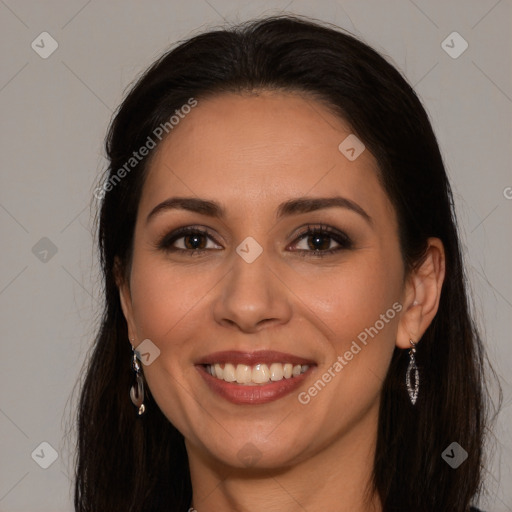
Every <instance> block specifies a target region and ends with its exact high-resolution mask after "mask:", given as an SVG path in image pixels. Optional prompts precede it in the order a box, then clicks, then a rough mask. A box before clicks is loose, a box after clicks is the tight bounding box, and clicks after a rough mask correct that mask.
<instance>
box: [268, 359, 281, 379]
mask: <svg viewBox="0 0 512 512" xmlns="http://www.w3.org/2000/svg"><path fill="white" fill-rule="evenodd" d="M282 378H283V365H282V364H281V363H272V364H271V365H270V380H281V379H282Z"/></svg>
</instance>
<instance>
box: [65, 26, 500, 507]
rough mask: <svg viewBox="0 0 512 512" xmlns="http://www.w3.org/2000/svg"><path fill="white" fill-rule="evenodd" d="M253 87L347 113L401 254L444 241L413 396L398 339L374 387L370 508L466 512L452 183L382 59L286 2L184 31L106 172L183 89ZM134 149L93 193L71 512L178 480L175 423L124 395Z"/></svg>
mask: <svg viewBox="0 0 512 512" xmlns="http://www.w3.org/2000/svg"><path fill="white" fill-rule="evenodd" d="M255 89H267V90H279V89H284V90H293V91H303V92H307V93H309V94H313V95H314V96H315V97H317V98H319V99H320V100H322V101H324V102H325V103H326V104H327V105H329V106H330V108H332V110H333V111H334V112H335V113H337V114H338V115H339V116H340V117H342V118H343V119H344V120H345V121H347V122H348V123H349V124H350V125H351V127H352V130H353V132H354V133H356V134H357V136H358V137H359V138H360V139H361V140H362V141H363V142H364V144H365V146H366V147H367V148H368V149H369V151H370V152H371V153H372V154H373V155H374V156H375V158H376V159H377V162H378V164H379V172H380V174H379V178H380V180H381V182H382V184H383V186H384V188H385V190H386V192H387V194H388V195H389V197H390V199H391V201H392V203H393V205H394V207H395V209H396V212H397V215H398V219H399V238H400V243H401V249H402V255H403V260H404V264H405V265H406V267H407V268H408V269H412V268H413V267H414V266H415V265H416V264H417V263H418V262H419V261H420V260H421V257H422V255H423V253H424V251H425V248H426V240H427V238H428V237H438V238H440V239H441V240H442V242H443V244H444V247H445V254H446V279H445V282H444V285H443V291H442V295H441V302H440V305H439V310H438V313H437V315H436V317H435V319H434V321H433V322H432V324H431V325H430V326H429V328H428V329H427V331H426V333H425V335H424V336H423V338H422V340H421V343H420V344H419V346H418V352H417V357H416V359H417V363H418V366H419V369H420V379H421V382H422V385H421V389H420V394H419V398H418V401H417V403H416V405H415V406H414V407H413V406H411V404H410V403H409V400H408V396H407V391H406V389H405V384H404V381H405V379H404V375H405V370H406V365H407V362H408V356H407V351H403V350H399V349H395V352H394V354H393V357H392V361H391V365H390V367H389V371H388V373H387V377H386V379H385V382H384V384H383V388H382V400H381V409H380V419H379V426H378V439H377V451H376V456H375V461H374V478H373V485H374V488H375V490H376V492H378V494H379V496H380V498H381V500H382V503H383V507H384V510H385V511H404V512H405V511H407V512H410V511H412V510H414V511H415V512H422V511H424V512H427V511H428V512H432V511H436V512H439V511H458V512H466V511H467V510H468V507H469V505H470V503H471V502H472V500H475V499H476V497H477V496H478V493H479V492H480V490H481V487H482V467H483V464H484V457H483V454H484V451H483V447H484V429H485V425H486V424H487V423H486V422H487V421H488V403H489V401H488V400H487V391H486V385H485V382H486V374H487V370H486V368H487V359H486V357H485V354H484V350H483V347H482V342H481V339H480V336H479V334H478V331H477V328H476V326H475V323H474V321H473V319H472V314H471V311H470V304H469V303H468V295H467V290H466V277H465V274H464V270H463V261H462V255H461V249H460V245H459V239H458V234H457V226H456V220H455V213H454V205H453V198H452V193H451V189H450V184H449V182H448V179H447V176H446V172H445V168H444V165H443V160H442V157H441V154H440V151H439V147H438V144H437V141H436V137H435V135H434V133H433V130H432V127H431V124H430V122H429V119H428V115H427V113H426V112H425V109H424V108H423V106H422V104H421V102H420V100H419V99H418V97H417V95H416V94H415V92H414V91H413V89H412V88H411V86H410V85H409V84H408V83H407V81H406V80H405V79H404V78H403V76H402V75H401V74H400V73H399V71H397V69H395V67H393V66H392V65H391V64H390V63H388V62H387V60H386V59H384V58H383V57H382V56H381V55H379V54H378V53H377V52H376V51H374V50H373V49H371V48H370V47H369V46H367V45H366V44H364V43H363V42H361V41H360V40H358V39H357V38H355V37H354V36H352V35H350V34H348V33H345V32H343V31H341V30H339V29H337V28H335V27H331V26H329V25H327V24H322V23H319V22H313V21H311V20H307V19H304V18H298V17H290V16H277V17H272V18H265V19H262V20H256V21H252V22H248V23H244V24H242V25H239V26H236V27H234V28H230V29H227V30H212V31H209V32H206V33H203V34H201V35H198V36H195V37H193V38H191V39H190V40H188V41H185V42H183V43H181V44H179V45H177V46H176V47H174V48H173V49H171V50H170V51H168V52H167V53H165V54H164V55H163V56H162V57H161V58H160V59H158V61H157V62H155V63H154V64H153V65H152V66H151V67H150V68H149V69H148V70H147V71H146V72H145V73H144V74H143V76H141V77H140V79H139V80H138V81H137V83H136V84H135V85H134V86H133V87H132V88H131V90H130V91H129V93H128V94H127V96H126V97H125V99H124V101H123V102H122V104H121V106H120V108H119V109H118V111H117V113H116V115H115V117H114V119H113V121H112V123H111V126H110V129H109V133H108V137H107V140H106V152H107V156H108V159H109V168H108V170H107V174H106V179H112V177H113V176H114V175H115V174H116V172H117V171H118V170H119V169H120V168H122V167H123V165H125V164H126V162H127V161H128V160H129V159H130V157H131V156H132V153H133V151H136V150H137V149H138V148H140V147H141V146H143V145H144V144H145V143H146V141H147V138H148V136H149V135H151V134H152V133H153V132H154V130H155V128H157V127H158V126H159V125H161V124H162V123H165V122H166V121H168V119H169V117H170V116H171V115H172V114H173V112H174V111H175V110H176V109H179V108H180V107H181V106H182V105H184V104H186V103H187V101H189V99H190V98H191V97H193V98H196V99H197V100H198V101H200V100H201V98H204V97H206V96H207V95H212V94H216V93H221V92H229V91H231V92H240V91H251V90H255ZM170 136H172V134H171V135H170ZM147 162H148V158H147V157H146V158H144V159H142V160H141V161H140V162H139V163H138V164H137V165H136V166H134V167H133V169H130V172H128V173H126V175H125V176H123V178H122V179H121V180H117V181H116V182H115V184H114V185H113V186H112V187H109V190H105V194H104V197H103V199H102V202H101V209H100V212H99V229H98V241H99V252H100V259H101V265H102V272H103V280H104V300H105V303H104V312H103V316H102V320H101V326H100V328H99V331H98V333H97V336H96V340H95V345H94V347H93V350H92V352H91V356H90V358H89V359H88V361H87V367H86V371H85V376H84V380H83V383H82V384H81V395H80V402H79V407H78V413H77V426H78V432H77V434H78V442H77V455H76V482H75V495H74V503H75V509H76V511H77V512H107V511H108V512H115V511H119V512H121V511H122V512H128V511H130V512H139V511H141V512H142V511H144V512H149V511H154V512H157V511H158V512H163V511H176V512H184V511H186V510H187V509H188V507H189V504H190V499H191V495H192V489H191V481H190V474H189V467H188V459H187V453H186V449H185V444H184V439H183V436H182V435H181V434H180V432H178V431H177V430H176V428H175V427H174V426H173V425H172V424H171V423H170V422H169V421H168V420H167V418H166V417H165V416H164V415H163V414H162V412H161V411H160V410H159V408H158V406H157V405H156V403H155V402H154V400H153V398H152V397H151V393H148V395H147V397H146V407H147V413H146V414H145V415H144V416H142V417H138V416H137V414H136V412H135V409H134V407H133V405H132V403H131V401H130V398H129V389H130V386H131V385H132V383H133V374H132V370H131V347H130V344H129V342H128V333H127V326H126V322H125V319H124V316H123V313H122V311H121V306H120V301H119V294H118V289H117V286H116V280H115V273H114V263H115V261H116V259H119V261H120V262H121V265H122V267H123V270H126V269H127V268H128V267H129V265H130V258H131V249H132V244H133V233H134V225H135V220H136V215H137V207H138V203H139V199H140V195H141V190H142V187H143V184H144V179H145V175H146V172H147V168H148V166H147ZM112 183H114V182H112ZM489 368H490V366H489ZM484 369H485V375H484ZM452 441H456V442H458V443H459V444H460V445H461V446H462V447H463V448H464V449H465V450H466V451H467V452H468V454H469V457H468V459H467V460H466V461H465V462H464V463H463V464H462V465H461V466H460V467H459V468H457V469H456V470H454V469H452V468H451V467H450V466H449V465H448V464H447V463H446V462H445V461H444V460H443V459H442V457H441V454H442V452H443V451H444V450H445V448H446V447H447V446H448V445H449V444H450V443H451V442H452Z"/></svg>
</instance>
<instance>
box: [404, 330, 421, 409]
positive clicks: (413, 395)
mask: <svg viewBox="0 0 512 512" xmlns="http://www.w3.org/2000/svg"><path fill="white" fill-rule="evenodd" d="M409 343H410V344H411V348H410V350H409V366H408V367H407V371H406V372H405V384H406V385H407V392H408V393H409V399H410V400H411V404H412V405H414V404H415V403H416V399H417V398H418V391H419V390H420V374H419V372H418V367H417V366H416V359H415V358H414V354H415V352H416V343H414V341H412V340H409ZM411 374H413V377H414V387H413V386H411Z"/></svg>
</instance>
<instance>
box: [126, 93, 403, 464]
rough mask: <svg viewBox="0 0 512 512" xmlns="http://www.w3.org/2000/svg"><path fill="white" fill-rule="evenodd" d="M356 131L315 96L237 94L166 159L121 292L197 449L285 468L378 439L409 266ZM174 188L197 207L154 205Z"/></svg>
mask: <svg viewBox="0 0 512 512" xmlns="http://www.w3.org/2000/svg"><path fill="white" fill-rule="evenodd" d="M350 135H351V130H350V128H349V126H348V125H347V124H346V123H344V122H343V121H342V120H341V119H340V118H339V117H337V116H335V115H334V114H333V113H331V112H330V111H329V110H328V109H327V108H326V107H325V106H323V105H322V104H320V103H318V102H316V101H315V100H313V99H309V98H307V97H305V96H301V95H298V94H291V93H283V92H262V93H260V94H258V95H249V94H246V95H235V94H225V95H221V96H217V97H215V98H211V99H207V100H203V101H202V100H198V105H197V106H196V107H195V108H193V109H192V111H191V112H190V113H189V114H188V115H187V116H185V117H184V119H181V120H180V122H179V124H178V125H177V126H175V127H174V129H173V130H172V132H171V133H170V135H169V136H168V137H167V138H166V139H164V141H163V142H162V143H161V145H160V146H159V148H158V150H157V153H156V154H155V155H154V157H155V158H154V159H153V160H152V162H151V165H150V168H149V174H148V176H147V181H146V182H145V185H144V189H143V191H142V196H141V201H140V205H139V210H138V216H137V222H136V228H135V235H134V236H135V238H134V251H133V261H132V268H131V275H130V279H129V288H128V287H127V286H122V287H121V291H122V301H123V309H124V312H125V316H126V318H127V320H128V325H129V331H130V335H131V337H133V338H135V341H134V344H135V346H137V345H138V344H140V343H141V342H142V341H143V340H146V339H149V340H151V343H152V344H154V346H156V347H157V348H158V350H159V354H158V351H157V350H156V348H155V347H153V345H151V344H149V345H147V346H149V347H151V350H150V352H151V354H152V355H150V356H149V357H150V359H149V361H151V362H150V364H147V365H144V366H143V371H144V374H145V377H146V381H147V383H148V385H149V387H150V390H151V393H152V395H153V397H154V398H155V400H156V402H157V403H158V405H159V407H160V409H161V410H162V412H163V413H164V414H165V416H166V417H167V418H168V419H169V421H171V422H172V423H173V424H174V425H175V426H176V427H177V428H178V429H179V430H180V431H181V432H182V433H183V435H184V436H185V439H186V443H187V449H188V450H189V453H201V454H202V455H201V457H202V458H203V459H205V458H206V459H209V460H210V462H212V461H213V460H216V461H217V463H218V462H223V463H225V464H228V465H230V466H238V467H243V466H249V465H257V466H259V467H266V468H270V467H283V466H288V465H293V464H296V463H298V462H300V461H302V460H304V459H306V458H309V457H312V456H313V455H315V454H318V453H320V452H321V451H323V449H324V448H326V447H332V446H335V445H338V446H340V445H341V444H344V443H345V445H346V446H348V443H349V441H350V442H351V443H352V442H353V441H356V442H357V440H362V439H365V440H366V442H368V440H371V439H373V438H374V436H375V433H376V426H377V417H378V416H377V415H378V406H379V393H380V390H381V387H382V384H383V380H384V377H385V375H386V372H387V369H388V365H389V362H390V359H391V356H392V353H393V349H394V348H395V345H396V343H397V341H396V340H397V329H398V325H399V321H400V320H399V318H400V317H401V315H402V313H401V312H400V311H401V310H402V303H403V301H404V300H405V288H404V267H403V263H402V258H401V253H400V249H399V241H398V228H397V220H396V216H395V213H394V209H393V207H392V205H391V203H390V200H389V198H388V197H387V195H386V193H385V192H384V190H383V188H382V187H381V185H380V183H379V181H378V178H377V174H376V169H377V166H376V161H375V159H374V157H373V156H372V155H371V154H370V152H369V151H368V150H367V149H365V150H363V151H362V153H360V154H359V156H358V153H359V151H360V150H361V149H362V148H361V147H360V146H359V145H358V144H359V143H358V141H357V140H356V139H353V138H349V139H348V140H347V141H345V139H346V138H347V137H349V136H350ZM343 141H345V142H343ZM342 143H343V144H342ZM340 144H341V149H340V148H339V146H340ZM350 148H354V150H353V151H352V150H351V149H350ZM172 198H187V199H190V201H189V202H188V203H181V204H182V206H187V205H188V207H186V208H185V207H179V206H180V204H179V203H175V204H174V207H172V205H171V204H170V203H168V204H167V207H163V206H161V207H160V208H158V209H157V210H155V208H156V207H157V206H158V205H161V204H162V203H163V202H165V201H170V200H171V199H172ZM332 198H338V199H337V202H333V203H332V204H331V205H330V206H329V205H325V204H323V205H322V201H324V200H326V199H332ZM320 199H322V201H319V200H320ZM299 200H300V201H299ZM202 201H208V205H206V206H201V202H202ZM210 203H215V204H216V205H217V206H216V208H215V209H214V208H212V206H211V204H210ZM192 207H194V208H192ZM151 212H153V214H151ZM213 213H215V215H213ZM308 226H309V227H310V228H311V230H312V233H310V234H309V235H306V236H303V235H304V233H305V231H307V228H308ZM181 228H190V230H191V232H188V233H184V234H183V233H178V234H176V231H177V230H179V229H181ZM198 230H200V231H204V232H206V234H204V233H201V232H198ZM160 242H162V243H160ZM127 343H128V340H127ZM147 343H148V342H146V344H147ZM156 354H158V355H156ZM146 357H147V356H146ZM211 365H217V369H215V366H213V369H212V366H211ZM308 366H309V368H308ZM290 367H291V368H290ZM290 371H291V374H292V376H290ZM210 372H214V373H216V372H218V373H219V375H222V378H219V377H217V376H212V375H211V374H210ZM298 372H302V373H300V374H299V375H295V374H297V373H298ZM216 375H217V373H216ZM294 375H295V376H294ZM233 379H236V380H235V381H234V382H233ZM229 381H231V382H229ZM146 414H151V411H150V410H149V411H148V412H147V413H146Z"/></svg>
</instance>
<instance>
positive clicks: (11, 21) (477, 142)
mask: <svg viewBox="0 0 512 512" xmlns="http://www.w3.org/2000/svg"><path fill="white" fill-rule="evenodd" d="M283 11H286V12H289V13H296V14H304V15H308V16H312V17H314V18H317V19H320V20H326V21H329V22H332V23H335V24H337V25H339V26H340V27H342V28H345V29H347V30H349V31H350V32H352V33H353V34H355V35H356V36H358V37H360V38H362V39H363V40H364V41H366V42H367V43H369V44H370V45H371V46H373V47H374V48H375V49H377V50H378V51H380V52H381V53H382V54H384V55H385V56H387V57H388V58H389V60H390V61H391V62H392V63H393V64H395V66H397V67H398V68H399V69H400V70H401V71H402V72H403V73H404V75H405V76H406V77H407V79H408V80H409V81H410V83H411V84H412V85H413V86H414V88H415V90H416V92H417V93H418V95H419V97H420V98H421V100H422V101H423V103H424V104H425V106H426V108H427V111H428V112H429V115H430V117H431V120H432V123H433V125H434V129H435V131H436V134H437V136H438V139H439V143H440V146H441V150H442V153H443V157H444V159H445V163H446V166H447V170H448V173H449V176H450V179H451V182H452V184H453V188H454V193H455V199H456V207H457V211H458V215H459V221H460V229H461V236H462V239H463V245H464V251H465V259H466V262H467V272H468V278H469V280H470V282H471V286H472V289H473V292H474V295H475V311H476V315H477V318H478V321H479V324H480V326H481V328H482V330H483V332H484V336H485V343H486V346H487V349H488V353H489V356H490V358H491V361H492V363H493V365H494V367H495V369H496V371H497V373H498V375H499V376H500V379H501V385H502V388H503V393H504V395H503V407H502V412H501V414H500V415H499V417H498V422H497V425H496V426H495V427H494V428H493V430H492V435H493V436H494V437H495V450H494V452H493V453H491V454H490V460H489V464H488V466H487V473H486V483H487V486H488V489H489V493H488V496H486V498H485V500H484V501H482V503H481V506H482V508H483V509H484V510H486V511H487V512H505V511H510V510H512V486H511V485H510V484H511V483H512V469H511V468H512V433H511V427H510V426H511V425H512V407H511V405H512V384H511V377H510V375H511V374H512V357H511V356H512V343H511V338H510V328H511V322H510V318H511V313H512V282H511V275H510V262H511V261H512V259H511V253H512V250H511V249H512V244H511V236H510V234H511V230H510V225H511V220H512V216H511V213H512V188H511V187H512V174H511V172H510V169H511V142H512V140H511V135H512V130H511V124H512V123H511V119H512V73H511V71H512V70H511V68H512V44H511V42H512V26H511V25H512V2H511V0H499V1H498V0H471V1H469V0H452V1H450V2H446V1H444V0H436V1H426V0H414V1H412V0H390V1H386V2H383V1H382V0H363V1H361V0H339V1H334V0H316V1H315V2H312V1H310V2H307V1H303V0H292V1H290V0H283V1H258V2H256V1H249V0H243V1H239V2H236V1H231V0H230V1H228V0H188V1H186V2H178V1H176V0H174V1H164V0H158V1H146V2H140V1H135V0H129V1H121V0H115V1H113V0H109V1H99V0H89V1H84V0H73V1H64V0H60V1H59V0H49V1H45V2H40V1H36V0H0V41H1V46H0V48H1V50H0V51H1V54H2V66H1V68H0V108H1V120H2V133H1V139H0V141H1V142H0V144H1V150H0V158H1V187H0V224H1V229H2V235H1V240H2V242H1V247H2V250H1V257H2V264H1V267H0V308H1V317H0V326H1V336H0V339H1V343H2V352H1V354H2V356H1V357H0V433H1V436H0V511H4V512H7V511H9V512H19V511H24V512H26V511H31V512H43V511H48V512H49V511H52V512H57V511H71V510H72V508H73V507H72V493H71V492H72V487H71V486H72V480H71V475H72V470H73V467H72V459H73V454H74V452H73V449H74V445H75V441H74V439H73V435H74V434H73V416H72V415H73V413H74V407H75V405H76V389H75V393H74V394H73V390H74V386H75V383H76V382H77V379H79V377H80V371H81V367H82V363H83V361H84V359H85V357H86V355H87V351H88V349H89V347H90V346H91V343H92V340H93V338H94V335H95V330H96V327H97V321H98V314H99V312H100V302H99V300H100V298H101V296H100V291H101V283H100V282H99V277H98V265H97V261H96V253H95V249H94V243H93V222H92V220H93V215H94V207H95V206H96V204H97V201H96V200H95V199H94V197H93V190H94V188H95V187H96V186H97V183H98V180H99V177H100V174H101V173H102V172H103V170H104V169H105V164H106V160H105V159H104V153H103V139H104V136H105V132H106V129H107V126H108V124H109V121H110V119H111V116H112V113H113V111H114V110H115V109H116V107H117V106H118V104H119V103H120V101H121V100H122V97H123V93H124V91H125V90H126V87H127V86H128V85H129V84H130V83H131V82H132V81H133V80H134V79H135V78H136V77H137V75H138V74H139V73H140V72H142V71H143V70H144V69H145V68H146V67H147V66H148V65H149V64H151V63H152V62H153V61H154V59H155V58H157V57H158V56H159V55H160V54H161V53H162V52H163V51H164V50H166V49H167V48H169V46H170V45H171V44H173V43H175V42H176V41H178V40H180V39H184V38H186V37H188V36H190V35H192V34H195V33H198V32H200V31H203V30H205V29H207V28H211V27H215V26H219V25H223V24H226V23H232V22H236V21H243V20H247V19H249V18H252V17H260V16H262V15H264V14H276V13H281V12H283ZM43 32H46V33H47V34H43V35H41V34H42V33H43ZM453 32H457V34H456V35H454V34H453ZM447 38H448V39H447ZM445 40H446V41H448V42H447V43H444V44H443V41H445ZM41 41H42V42H41ZM452 41H453V42H452ZM466 44H467V45H468V46H467V48H466V50H465V51H464V52H463V53H461V54H460V55H457V54H458V53H460V51H461V50H462V49H463V48H464V47H465V46H466ZM56 45H58V46H57V47H56V49H55V51H54V52H53V53H51V55H48V54H49V53H50V52H51V50H53V49H54V47H55V46H56ZM446 45H448V47H451V49H450V50H448V48H447V47H446ZM450 53H451V55H450ZM43 57H46V58H43ZM68 430H69V435H68V436H67V437H66V433H67V432H68ZM41 443H43V444H41ZM50 463H51V464H50ZM45 465H49V466H48V467H47V468H46V469H44V467H42V466H45Z"/></svg>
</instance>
